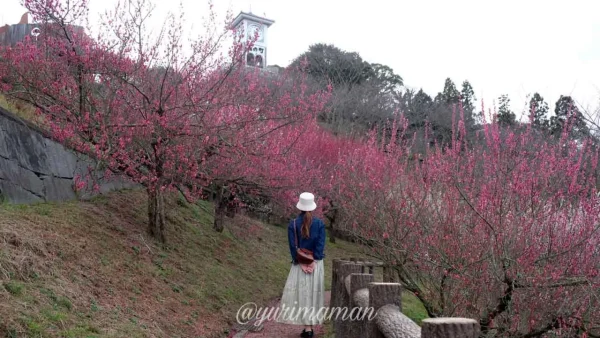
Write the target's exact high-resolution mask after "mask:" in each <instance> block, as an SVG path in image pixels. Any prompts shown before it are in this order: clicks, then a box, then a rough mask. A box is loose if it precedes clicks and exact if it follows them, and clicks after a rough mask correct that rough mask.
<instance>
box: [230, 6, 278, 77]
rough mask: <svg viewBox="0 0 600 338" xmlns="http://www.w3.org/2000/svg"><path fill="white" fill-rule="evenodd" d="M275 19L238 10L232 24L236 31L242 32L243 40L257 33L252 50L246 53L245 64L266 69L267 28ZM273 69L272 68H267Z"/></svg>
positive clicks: (248, 39)
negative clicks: (238, 12)
mask: <svg viewBox="0 0 600 338" xmlns="http://www.w3.org/2000/svg"><path fill="white" fill-rule="evenodd" d="M273 23H275V21H273V20H271V19H267V18H263V17H260V16H257V15H255V14H252V13H245V12H240V14H238V16H237V17H236V18H235V19H234V20H233V22H232V26H233V28H234V29H235V30H236V31H243V32H244V37H243V38H244V40H245V41H250V40H252V39H253V38H254V36H255V34H256V33H258V37H257V40H256V42H255V43H254V46H253V47H252V50H251V51H250V52H248V53H247V54H246V58H245V59H246V66H248V67H258V68H263V69H267V68H268V67H267V65H268V63H267V61H268V59H267V56H268V54H267V51H268V34H267V33H268V28H269V27H270V26H271V25H272V24H273ZM269 70H274V69H269Z"/></svg>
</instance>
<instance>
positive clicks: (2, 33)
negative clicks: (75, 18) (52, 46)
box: [0, 13, 85, 46]
mask: <svg viewBox="0 0 600 338" xmlns="http://www.w3.org/2000/svg"><path fill="white" fill-rule="evenodd" d="M29 17H30V14H29V13H25V14H23V15H22V16H21V20H20V21H19V23H17V24H14V25H8V24H7V25H4V26H2V27H0V46H14V45H16V44H17V43H19V42H21V41H23V40H25V38H26V37H28V36H29V37H30V38H31V39H34V40H35V39H38V38H40V39H41V35H42V34H43V33H44V32H43V28H42V27H41V25H39V24H36V23H31V22H30V20H29V19H30V18H29ZM71 27H74V28H75V29H74V30H75V31H76V32H81V33H84V34H85V31H84V29H83V27H80V26H71Z"/></svg>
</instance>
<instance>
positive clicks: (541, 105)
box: [529, 93, 550, 130]
mask: <svg viewBox="0 0 600 338" xmlns="http://www.w3.org/2000/svg"><path fill="white" fill-rule="evenodd" d="M549 110H550V109H549V108H548V103H546V101H544V98H543V97H542V96H541V95H540V94H539V93H535V94H533V96H532V97H531V99H530V100H529V118H530V121H531V124H532V126H533V127H534V128H537V129H540V130H547V129H548V128H549V125H550V121H549V120H548V112H549Z"/></svg>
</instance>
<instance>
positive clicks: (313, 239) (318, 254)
mask: <svg viewBox="0 0 600 338" xmlns="http://www.w3.org/2000/svg"><path fill="white" fill-rule="evenodd" d="M303 220H304V214H300V215H299V216H298V217H296V219H295V221H296V236H297V238H298V247H299V248H304V249H308V250H311V251H312V252H313V257H314V258H315V260H321V259H323V258H324V257H325V253H324V250H325V224H324V223H323V221H322V220H320V219H319V218H317V217H315V216H313V218H312V224H311V225H310V237H309V238H303V237H302V221H303ZM288 240H289V244H290V253H291V255H292V263H294V264H295V263H296V240H295V238H294V220H291V221H290V224H289V225H288Z"/></svg>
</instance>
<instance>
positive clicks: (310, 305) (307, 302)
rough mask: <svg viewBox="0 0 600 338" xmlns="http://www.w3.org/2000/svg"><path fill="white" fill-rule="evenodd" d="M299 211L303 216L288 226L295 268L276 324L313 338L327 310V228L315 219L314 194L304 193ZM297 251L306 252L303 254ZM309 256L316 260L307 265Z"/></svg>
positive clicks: (288, 282) (282, 300)
mask: <svg viewBox="0 0 600 338" xmlns="http://www.w3.org/2000/svg"><path fill="white" fill-rule="evenodd" d="M296 208H298V209H299V210H300V211H301V212H300V214H299V215H298V217H296V218H295V219H293V220H292V221H290V224H289V226H288V240H289V245H290V254H291V255H292V268H291V270H290V274H289V276H288V279H287V282H286V284H285V288H284V289H283V296H282V297H281V307H280V314H279V316H278V318H277V321H278V322H280V323H286V324H294V325H304V330H302V333H301V334H300V337H314V331H313V326H314V325H319V324H322V323H323V313H324V309H323V310H321V309H322V308H323V306H324V305H325V284H324V281H325V268H324V266H323V258H324V256H325V255H324V249H325V224H324V223H323V221H322V220H320V219H319V218H317V217H315V216H313V215H312V211H313V210H315V209H316V208H317V205H316V204H315V196H314V195H313V194H311V193H308V192H305V193H302V194H301V195H300V198H299V200H298V204H297V205H296ZM298 249H305V250H304V253H302V252H301V253H299V252H298ZM306 250H308V251H306ZM310 252H312V257H313V259H314V260H313V261H312V262H311V263H306V262H307V257H310V256H311V255H310ZM308 260H310V258H308Z"/></svg>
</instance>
